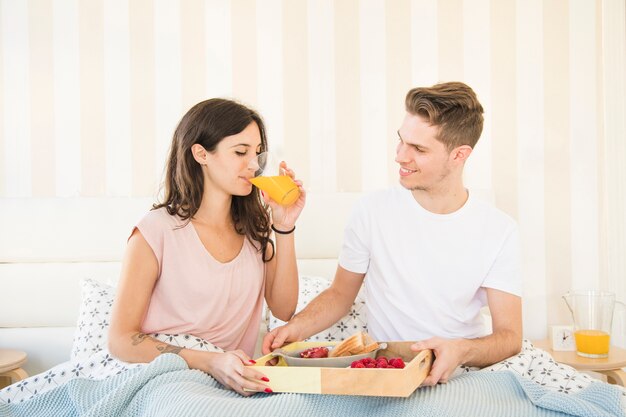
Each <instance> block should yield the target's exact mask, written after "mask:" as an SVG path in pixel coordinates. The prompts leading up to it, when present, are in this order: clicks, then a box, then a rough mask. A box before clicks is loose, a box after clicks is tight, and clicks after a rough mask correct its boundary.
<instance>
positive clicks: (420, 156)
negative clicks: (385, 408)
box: [263, 82, 522, 385]
mask: <svg viewBox="0 0 626 417" xmlns="http://www.w3.org/2000/svg"><path fill="white" fill-rule="evenodd" d="M405 107H406V111H407V114H406V116H405V118H404V121H403V123H402V126H401V127H400V129H399V130H398V146H397V149H396V159H395V160H396V162H397V163H398V164H399V166H400V167H399V177H400V185H401V186H402V187H395V188H392V189H389V190H385V191H382V192H376V193H373V194H371V195H368V196H366V197H364V198H363V199H362V200H361V201H360V202H359V203H358V204H357V205H356V207H355V209H354V211H353V213H352V217H351V219H350V221H349V223H348V225H347V227H346V230H345V236H344V242H343V246H342V249H341V253H340V255H339V266H338V268H337V273H336V275H335V279H334V281H333V283H332V285H331V286H330V287H329V288H328V289H327V290H326V291H324V292H323V293H321V294H320V295H319V296H318V297H316V298H315V299H314V300H313V301H311V303H309V305H308V306H307V308H306V309H304V310H303V311H302V312H300V313H299V314H297V315H296V316H294V317H293V318H292V319H291V320H290V321H289V322H288V323H287V324H286V325H285V326H282V327H279V328H276V329H274V330H272V331H271V332H270V333H269V334H268V335H267V336H266V337H265V339H264V341H263V352H264V353H267V352H269V351H271V350H273V349H275V348H277V347H280V346H282V345H283V344H284V343H285V342H289V341H297V340H303V339H305V338H307V337H309V336H311V335H313V334H315V333H317V332H319V331H321V330H323V329H325V328H327V327H329V326H331V325H332V324H333V323H335V322H336V321H337V320H338V319H339V318H341V317H342V316H343V315H345V314H346V312H347V311H348V310H349V308H350V306H351V305H352V303H353V301H354V299H355V297H356V295H357V292H358V291H359V288H360V287H361V284H362V283H363V281H364V279H365V286H366V297H367V298H366V305H367V307H368V330H369V333H370V334H371V335H372V337H374V339H376V340H380V341H384V340H416V341H418V342H416V343H415V344H413V345H412V346H411V348H412V349H413V350H415V351H418V350H422V349H433V351H434V353H435V356H436V360H435V362H434V364H433V367H432V369H431V372H430V375H429V376H428V377H427V378H426V380H425V381H424V384H425V385H434V384H436V383H438V382H446V381H447V380H448V378H449V377H450V376H451V375H452V373H453V372H454V370H455V369H456V368H457V367H458V366H459V365H468V366H478V367H484V366H488V365H491V364H494V363H496V362H498V361H501V360H503V359H505V358H507V357H510V356H513V355H515V354H517V353H518V352H519V351H520V349H521V343H522V318H521V298H520V294H521V273H520V254H519V234H518V230H517V226H516V223H515V222H514V221H513V220H512V219H511V218H510V217H508V216H507V215H506V214H504V213H503V212H501V211H499V210H498V209H496V208H495V207H492V206H491V205H489V204H487V203H484V202H482V201H479V200H477V199H475V198H473V196H472V195H471V193H469V191H468V190H466V189H465V187H464V186H463V168H464V166H465V162H466V161H467V158H468V157H469V156H470V155H471V153H472V150H473V148H474V146H475V145H476V142H477V141H478V138H479V137H480V134H481V132H482V126H483V116H482V113H483V108H482V106H481V104H480V103H479V102H478V99H477V98H476V94H475V93H474V91H473V90H472V89H471V88H470V87H468V86H467V85H465V84H463V83H460V82H451V83H442V84H437V85H435V86H433V87H430V88H414V89H412V90H410V91H409V92H408V94H407V96H406V100H405ZM485 304H487V305H488V306H489V309H490V311H491V320H492V328H493V332H492V334H489V335H485V334H484V333H485V326H484V323H483V320H482V316H481V314H480V308H481V307H483V306H484V305H485Z"/></svg>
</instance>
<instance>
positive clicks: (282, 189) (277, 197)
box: [250, 175, 300, 206]
mask: <svg viewBox="0 0 626 417" xmlns="http://www.w3.org/2000/svg"><path fill="white" fill-rule="evenodd" d="M250 182H251V183H252V184H254V185H256V186H257V187H259V188H260V189H261V190H263V191H265V192H266V193H267V194H268V195H269V196H270V198H271V199H272V200H274V201H276V202H277V203H279V204H282V205H283V206H289V205H291V204H293V203H295V202H296V200H297V199H298V197H300V190H298V186H297V185H296V183H295V182H293V180H292V179H291V177H289V176H287V175H276V176H273V177H263V176H260V177H254V178H250Z"/></svg>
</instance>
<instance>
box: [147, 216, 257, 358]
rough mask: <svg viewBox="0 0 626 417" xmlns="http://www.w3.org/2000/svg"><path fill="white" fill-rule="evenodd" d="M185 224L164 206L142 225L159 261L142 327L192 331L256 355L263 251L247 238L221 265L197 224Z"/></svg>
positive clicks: (157, 330) (224, 346)
mask: <svg viewBox="0 0 626 417" xmlns="http://www.w3.org/2000/svg"><path fill="white" fill-rule="evenodd" d="M184 224H185V222H184V221H183V220H181V219H180V218H179V217H178V216H171V215H169V214H168V213H167V211H166V209H165V208H161V209H158V210H153V211H150V212H149V213H148V214H146V215H145V216H144V217H143V218H142V219H141V220H140V221H139V223H138V224H137V226H136V227H137V228H138V229H139V231H140V232H141V234H142V235H143V237H144V239H146V241H147V242H148V244H149V245H150V247H151V248H152V250H153V251H154V254H155V255H156V258H157V260H158V262H159V277H158V279H157V281H156V285H155V287H154V291H153V293H152V298H151V299H150V305H149V306H148V311H147V313H146V317H145V319H144V321H143V325H142V331H143V332H144V333H165V334H181V333H184V334H192V335H195V336H198V337H201V338H203V339H205V340H207V341H209V342H211V343H213V344H214V345H216V346H219V347H221V348H222V349H224V350H234V349H242V350H243V351H244V352H246V353H247V354H248V355H249V356H250V357H252V355H253V354H254V348H255V345H256V341H257V337H258V333H259V324H260V320H261V310H262V307H263V299H264V289H265V265H264V263H263V260H262V258H261V253H260V251H259V250H257V249H256V248H255V247H254V246H253V245H252V243H251V242H250V241H249V240H248V239H247V238H246V239H244V244H243V246H242V249H241V251H240V253H239V254H238V255H237V257H235V259H233V260H232V261H230V262H227V263H221V262H219V261H217V260H216V259H214V258H213V257H212V256H211V254H210V253H209V252H208V251H207V250H206V249H205V247H204V245H203V244H202V241H201V240H200V237H199V236H198V234H197V233H196V229H195V228H194V227H193V225H192V224H191V222H189V223H187V225H185V226H184V227H180V226H183V225H184ZM255 244H256V245H257V246H260V245H259V244H258V243H256V242H255Z"/></svg>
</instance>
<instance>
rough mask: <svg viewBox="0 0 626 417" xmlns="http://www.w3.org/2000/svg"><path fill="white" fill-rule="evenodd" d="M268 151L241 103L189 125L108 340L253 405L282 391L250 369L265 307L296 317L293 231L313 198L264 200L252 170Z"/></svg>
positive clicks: (126, 273)
mask: <svg viewBox="0 0 626 417" xmlns="http://www.w3.org/2000/svg"><path fill="white" fill-rule="evenodd" d="M266 150H267V140H266V136H265V128H264V126H263V121H262V120H261V118H260V116H259V115H258V114H257V113H256V112H255V111H253V110H251V109H248V108H246V107H245V106H243V105H241V104H238V103H236V102H233V101H229V100H224V99H211V100H206V101H203V102H201V103H198V104H196V105H195V106H194V107H192V108H191V109H190V110H189V111H188V112H187V114H185V116H183V118H182V120H181V121H180V123H179V125H178V127H177V128H176V131H175V133H174V138H173V141H172V146H171V150H170V154H169V158H168V162H167V171H166V180H165V198H164V201H163V202H162V203H161V204H157V205H155V206H154V207H153V210H152V211H150V212H149V213H148V214H147V215H146V216H145V217H144V218H143V219H142V220H141V221H140V222H139V223H138V224H137V226H136V227H135V228H134V230H133V231H132V233H131V235H130V237H129V239H128V246H127V249H126V253H125V256H124V261H123V266H122V273H121V279H120V283H119V286H118V293H117V297H116V301H115V304H114V306H113V313H112V317H111V328H110V332H109V350H110V352H111V353H112V354H113V355H115V356H116V357H118V358H119V359H121V360H123V361H126V362H149V361H151V360H153V359H154V358H155V357H157V356H158V355H159V354H161V353H176V354H178V355H180V356H181V357H182V358H183V359H184V360H185V361H186V362H187V364H188V365H189V367H190V368H194V369H199V370H202V371H204V372H207V373H209V374H211V375H212V376H213V377H214V378H216V379H217V380H218V381H220V382H221V383H222V384H224V385H225V386H227V387H230V388H232V389H233V390H235V391H237V392H238V393H240V394H242V395H249V394H250V392H248V391H244V390H245V389H247V390H253V391H265V392H271V389H270V388H269V386H268V385H267V384H265V382H268V381H269V380H268V379H267V378H266V377H265V376H264V375H263V374H261V373H260V372H257V371H255V370H254V369H253V368H252V367H248V366H246V365H250V364H253V363H254V361H252V360H251V355H252V354H253V352H254V347H255V343H256V340H257V337H258V330H259V323H260V318H261V309H262V305H263V299H265V301H266V302H267V305H268V306H269V308H270V309H271V311H272V312H273V313H274V315H275V316H277V317H278V318H281V319H282V320H288V319H289V318H291V316H292V315H293V312H294V310H295V307H296V303H297V298H298V277H297V276H298V271H297V267H296V258H295V249H294V233H293V231H294V230H295V222H296V220H297V218H298V216H299V215H300V212H301V211H302V208H303V207H304V203H305V192H304V190H303V189H302V183H301V182H300V181H296V183H297V184H298V186H299V188H300V193H301V196H300V198H299V199H298V201H297V202H296V203H295V204H293V205H291V206H289V207H283V206H280V205H278V204H276V203H275V202H273V201H270V200H269V199H268V198H267V197H265V196H263V197H261V195H260V192H259V190H258V189H256V188H255V187H254V186H253V185H252V184H251V183H250V181H249V179H250V178H251V177H252V176H253V172H254V170H253V169H250V168H249V166H251V165H252V166H254V164H251V162H252V160H253V158H255V157H256V155H257V154H259V153H260V152H263V151H266ZM282 166H283V168H284V169H285V170H286V172H287V173H288V174H289V175H290V176H291V177H292V178H293V177H294V174H293V171H291V170H289V169H287V167H286V165H285V164H284V162H283V163H282ZM263 201H264V202H265V204H264V203H263ZM268 205H269V207H271V218H270V213H269V210H268V209H267V206H268ZM270 228H271V229H273V230H274V231H275V232H276V234H275V239H276V243H275V244H274V243H273V242H272V241H271V240H270V233H271V230H270ZM150 333H170V334H180V333H185V334H193V335H195V336H198V337H201V338H203V339H205V340H207V341H209V342H211V343H213V344H214V345H216V346H218V347H220V348H222V349H224V350H225V351H226V352H225V353H212V352H200V351H195V350H189V349H182V348H179V347H175V346H170V345H167V344H166V343H163V342H160V341H157V340H155V339H153V338H151V337H150V336H148V334H150Z"/></svg>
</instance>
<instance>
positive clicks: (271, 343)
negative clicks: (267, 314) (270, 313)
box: [261, 322, 300, 355]
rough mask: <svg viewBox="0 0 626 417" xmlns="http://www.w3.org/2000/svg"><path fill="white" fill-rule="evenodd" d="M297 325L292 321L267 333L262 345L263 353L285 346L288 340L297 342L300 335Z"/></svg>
mask: <svg viewBox="0 0 626 417" xmlns="http://www.w3.org/2000/svg"><path fill="white" fill-rule="evenodd" d="M296 327H297V326H295V325H294V324H293V323H292V322H289V323H287V324H286V325H284V326H280V327H277V328H275V329H274V330H272V331H271V332H269V333H267V334H266V335H265V337H264V338H263V345H262V347H261V351H262V352H263V354H264V355H267V354H268V353H270V352H271V351H273V350H274V349H278V348H279V347H281V346H283V345H284V344H285V343H286V342H297V341H298V340H299V338H300V336H299V332H298V331H297V329H296Z"/></svg>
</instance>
